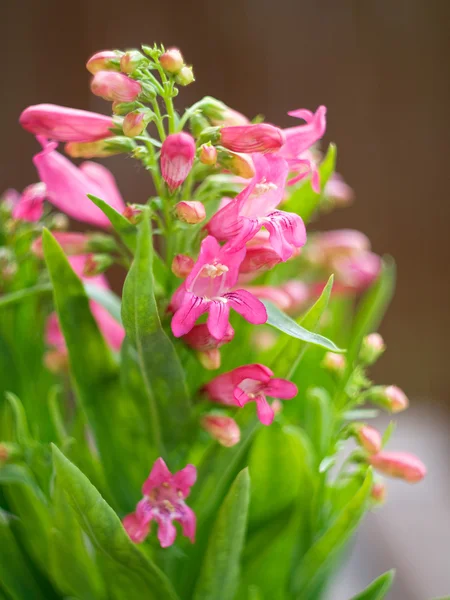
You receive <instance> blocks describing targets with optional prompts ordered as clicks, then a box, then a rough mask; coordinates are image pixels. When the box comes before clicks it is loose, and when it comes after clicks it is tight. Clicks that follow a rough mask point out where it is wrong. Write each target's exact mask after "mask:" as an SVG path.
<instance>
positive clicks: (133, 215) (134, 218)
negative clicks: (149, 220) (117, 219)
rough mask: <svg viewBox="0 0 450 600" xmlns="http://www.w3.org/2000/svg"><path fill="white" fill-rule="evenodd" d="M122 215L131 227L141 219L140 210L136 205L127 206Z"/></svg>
mask: <svg viewBox="0 0 450 600" xmlns="http://www.w3.org/2000/svg"><path fill="white" fill-rule="evenodd" d="M122 215H123V216H124V217H125V219H128V220H129V221H130V223H132V224H133V225H137V224H138V223H139V222H140V220H141V217H142V208H141V207H139V206H137V205H136V204H128V206H127V207H126V208H125V210H124V211H123V213H122Z"/></svg>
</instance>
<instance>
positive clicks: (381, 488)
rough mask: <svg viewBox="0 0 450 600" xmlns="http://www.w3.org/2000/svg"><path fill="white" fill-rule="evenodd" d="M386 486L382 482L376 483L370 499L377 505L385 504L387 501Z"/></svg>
mask: <svg viewBox="0 0 450 600" xmlns="http://www.w3.org/2000/svg"><path fill="white" fill-rule="evenodd" d="M386 493H387V492H386V486H385V484H384V483H383V482H382V481H376V482H375V483H374V484H373V486H372V490H371V492H370V497H371V498H372V500H373V501H374V502H376V503H377V504H384V502H385V500H386Z"/></svg>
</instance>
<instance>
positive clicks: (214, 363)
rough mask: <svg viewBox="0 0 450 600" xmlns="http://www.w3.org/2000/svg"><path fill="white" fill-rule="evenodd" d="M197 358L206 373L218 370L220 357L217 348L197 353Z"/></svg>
mask: <svg viewBox="0 0 450 600" xmlns="http://www.w3.org/2000/svg"><path fill="white" fill-rule="evenodd" d="M197 357H198V360H199V361H200V364H201V365H202V367H203V368H204V369H207V370H208V371H215V370H216V369H219V368H220V364H221V356H220V350H219V349H218V348H212V349H211V350H205V351H204V352H197Z"/></svg>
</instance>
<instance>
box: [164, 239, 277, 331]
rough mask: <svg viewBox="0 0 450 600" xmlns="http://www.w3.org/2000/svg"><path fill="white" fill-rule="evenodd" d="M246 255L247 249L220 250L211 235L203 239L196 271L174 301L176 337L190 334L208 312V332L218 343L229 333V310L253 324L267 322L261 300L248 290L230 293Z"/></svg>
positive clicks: (176, 294)
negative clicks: (197, 321)
mask: <svg viewBox="0 0 450 600" xmlns="http://www.w3.org/2000/svg"><path fill="white" fill-rule="evenodd" d="M244 256H245V248H242V249H241V250H238V251H235V250H233V249H230V248H229V247H227V246H224V247H222V248H221V247H220V245H219V244H218V242H217V240H216V239H215V238H213V237H212V236H208V237H207V238H205V239H204V240H203V242H202V245H201V249H200V255H199V257H198V259H197V262H196V263H195V265H194V268H193V269H192V271H191V272H190V274H189V275H188V277H187V279H186V281H185V282H184V283H183V285H182V286H181V287H180V288H178V290H177V291H176V292H175V294H174V297H173V298H172V308H173V309H174V311H175V314H174V316H173V318H172V331H173V334H174V336H175V337H181V336H182V335H185V334H186V333H188V332H189V331H190V330H191V329H192V328H193V326H194V325H195V322H196V320H197V319H198V317H200V315H202V314H204V313H205V312H208V313H209V315H208V320H207V325H208V329H209V332H210V333H211V335H212V336H213V337H215V338H216V339H218V340H221V339H222V338H223V337H224V335H225V332H226V330H227V326H228V320H229V314H230V308H233V309H234V310H235V311H236V312H238V313H239V314H240V315H242V316H243V317H244V319H246V320H247V321H249V323H253V324H254V325H260V324H262V323H265V322H266V321H267V312H266V309H265V307H264V305H263V304H262V303H261V302H260V301H259V300H257V299H256V298H255V297H254V296H252V295H251V294H250V293H249V292H247V291H245V290H234V291H231V290H232V288H233V287H234V286H235V285H236V281H237V278H238V274H239V266H240V264H241V263H242V260H243V258H244Z"/></svg>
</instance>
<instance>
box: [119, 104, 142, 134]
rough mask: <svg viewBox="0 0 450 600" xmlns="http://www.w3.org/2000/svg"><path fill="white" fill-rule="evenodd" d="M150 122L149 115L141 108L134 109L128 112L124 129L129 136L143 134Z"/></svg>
mask: <svg viewBox="0 0 450 600" xmlns="http://www.w3.org/2000/svg"><path fill="white" fill-rule="evenodd" d="M147 124H148V119H147V115H146V114H145V112H143V111H140V110H134V111H133V112H130V113H128V114H127V116H126V117H125V119H124V120H123V124H122V129H123V132H124V134H125V135H126V136H127V137H136V136H137V135H141V133H142V132H143V131H144V130H145V128H146V127H147Z"/></svg>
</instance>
